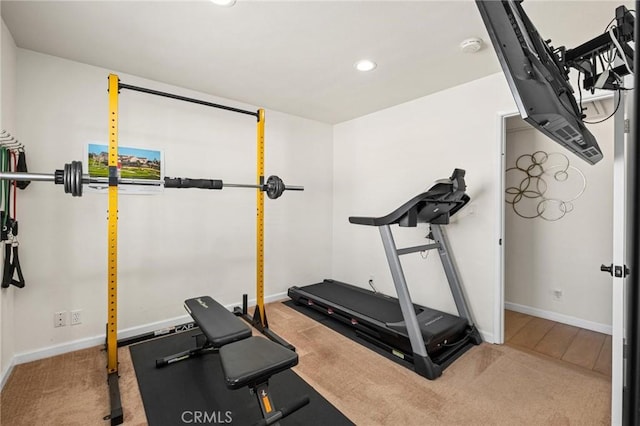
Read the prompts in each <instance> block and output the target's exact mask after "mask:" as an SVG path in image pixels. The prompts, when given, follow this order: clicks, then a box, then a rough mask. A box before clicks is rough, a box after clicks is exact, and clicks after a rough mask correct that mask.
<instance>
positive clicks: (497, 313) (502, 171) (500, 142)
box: [493, 93, 622, 419]
mask: <svg viewBox="0 0 640 426" xmlns="http://www.w3.org/2000/svg"><path fill="white" fill-rule="evenodd" d="M612 98H614V94H613V93H601V94H596V95H592V96H586V97H584V98H583V99H582V101H583V103H586V102H591V101H598V100H605V99H612ZM518 115H520V114H519V112H518V111H517V110H515V109H514V110H510V111H503V112H498V114H497V129H498V131H497V148H498V151H497V152H498V160H497V164H498V165H499V166H500V167H498V170H497V173H496V178H495V179H496V184H497V187H498V191H497V195H496V207H497V211H498V224H497V227H496V228H497V229H496V237H495V241H496V259H497V260H496V277H495V278H496V279H495V282H496V285H495V287H494V315H493V337H494V343H496V344H504V308H505V300H504V298H505V266H506V265H505V259H504V237H505V214H506V196H505V190H506V182H505V180H506V148H507V129H506V124H507V119H508V118H511V117H514V116H518ZM611 119H614V120H615V119H616V118H615V117H612V118H611ZM614 132H615V126H614ZM614 137H615V134H614ZM614 149H615V148H614ZM614 203H615V202H614ZM612 209H613V206H612ZM606 260H607V259H603V261H606ZM612 291H613V289H612ZM621 363H622V360H621ZM612 367H613V366H612ZM614 384H615V385H616V386H618V385H619V384H620V383H618V380H617V379H614V378H613V377H612V401H611V404H612V405H611V413H612V419H614V418H619V417H618V416H619V415H621V411H622V400H621V395H617V394H616V395H613V392H617V391H616V390H615V389H614ZM619 388H620V389H619V390H620V392H622V386H619ZM618 397H620V399H617V398H618Z"/></svg>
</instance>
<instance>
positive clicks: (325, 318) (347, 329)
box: [282, 300, 415, 371]
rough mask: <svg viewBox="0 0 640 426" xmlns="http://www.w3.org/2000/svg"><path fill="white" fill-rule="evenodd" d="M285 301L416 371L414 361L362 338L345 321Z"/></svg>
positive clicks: (355, 340) (291, 306)
mask: <svg viewBox="0 0 640 426" xmlns="http://www.w3.org/2000/svg"><path fill="white" fill-rule="evenodd" d="M282 303H284V304H285V305H286V306H288V307H290V308H291V309H294V310H296V311H298V312H300V313H301V314H304V315H306V316H308V317H309V318H311V319H313V320H315V321H317V322H319V323H321V324H322V325H324V326H326V327H329V328H330V329H332V330H334V331H336V332H338V333H340V334H342V335H343V336H345V337H348V338H349V339H351V340H353V341H354V342H357V343H359V344H361V345H362V346H365V347H367V348H369V349H371V350H372V351H374V352H376V353H378V354H380V355H382V356H383V357H385V358H388V359H390V360H392V361H393V362H396V363H398V364H400V365H402V366H403V367H406V368H408V369H409V370H412V371H415V368H414V366H413V363H411V362H409V361H406V360H404V359H402V358H399V357H397V356H395V355H393V354H392V353H391V352H389V351H386V350H384V349H382V348H381V347H380V346H376V345H374V344H373V343H371V342H369V341H367V340H364V339H362V338H361V337H359V336H358V335H357V334H356V330H355V328H353V327H349V326H347V325H346V324H344V323H341V322H340V321H336V320H334V319H332V318H331V317H329V316H327V315H324V314H322V313H320V312H318V311H316V310H314V309H309V308H307V307H306V306H304V305H299V304H297V303H295V302H294V301H293V300H288V301H286V302H282Z"/></svg>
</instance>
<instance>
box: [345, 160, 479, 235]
mask: <svg viewBox="0 0 640 426" xmlns="http://www.w3.org/2000/svg"><path fill="white" fill-rule="evenodd" d="M464 175H465V171H464V170H462V169H454V171H453V174H452V175H451V177H450V178H449V182H446V183H443V182H441V181H440V182H438V183H436V184H435V185H433V186H432V187H431V188H429V189H428V190H427V191H426V192H423V193H422V194H420V195H416V196H415V197H413V198H412V199H410V200H409V201H407V202H406V203H404V204H403V205H401V206H400V207H398V208H397V209H396V210H394V211H393V212H391V213H389V214H388V215H386V216H382V217H363V216H350V217H349V222H350V223H353V224H356V225H369V226H383V225H392V224H394V223H399V222H400V221H401V220H402V219H403V218H405V217H407V216H409V215H411V216H413V219H414V220H413V221H412V223H417V222H420V220H419V219H420V214H419V213H420V210H422V209H423V208H424V207H426V206H427V205H428V204H429V203H433V204H440V205H443V204H450V205H451V207H450V208H445V209H443V210H442V214H449V216H452V215H454V214H455V213H456V212H457V211H458V210H460V209H461V208H462V207H463V206H464V205H465V204H467V203H468V202H469V200H470V198H469V196H468V195H467V194H465V192H464V191H465V189H466V184H465V181H464ZM443 185H451V190H450V191H448V192H447V193H444V194H443V193H442V192H439V191H438V190H441V189H442V186H443ZM421 204H422V205H421ZM407 226H415V225H407Z"/></svg>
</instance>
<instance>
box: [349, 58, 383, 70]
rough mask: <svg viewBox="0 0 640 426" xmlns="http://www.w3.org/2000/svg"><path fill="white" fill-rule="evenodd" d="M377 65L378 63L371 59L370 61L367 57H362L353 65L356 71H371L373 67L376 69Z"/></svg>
mask: <svg viewBox="0 0 640 426" xmlns="http://www.w3.org/2000/svg"><path fill="white" fill-rule="evenodd" d="M377 66H378V64H376V63H375V62H373V61H370V60H369V59H363V60H361V61H358V62H356V63H355V65H354V67H356V69H357V70H358V71H363V72H365V71H373V70H374V69H376V67H377Z"/></svg>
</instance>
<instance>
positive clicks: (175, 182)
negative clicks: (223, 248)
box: [0, 161, 304, 199]
mask: <svg viewBox="0 0 640 426" xmlns="http://www.w3.org/2000/svg"><path fill="white" fill-rule="evenodd" d="M0 180H10V181H13V180H15V181H40V182H53V183H55V184H58V185H64V192H66V193H67V194H71V195H73V196H74V197H81V196H82V185H84V184H91V183H97V184H105V185H106V184H108V185H110V184H111V179H109V178H106V177H104V178H102V177H91V176H89V175H85V174H83V173H82V162H81V161H72V162H71V163H69V164H65V165H64V170H56V171H55V173H51V174H47V173H21V172H0ZM116 183H117V185H154V186H164V187H165V188H200V189H223V188H253V189H259V190H260V191H263V192H266V193H267V196H268V197H269V198H271V199H276V198H279V197H280V196H281V195H282V193H283V192H284V191H304V187H303V186H290V185H289V186H287V185H285V184H284V182H283V181H282V179H280V178H279V177H278V176H269V178H267V181H266V182H265V183H264V184H262V185H257V184H247V183H225V182H223V181H222V180H220V179H191V178H180V177H176V178H171V177H165V178H164V182H161V181H149V180H144V179H126V178H116Z"/></svg>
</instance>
